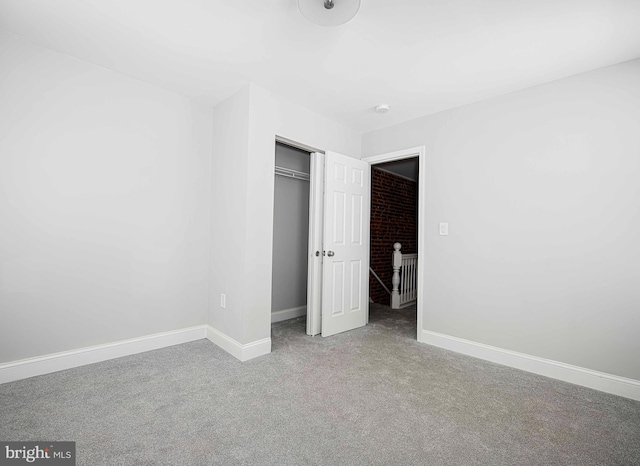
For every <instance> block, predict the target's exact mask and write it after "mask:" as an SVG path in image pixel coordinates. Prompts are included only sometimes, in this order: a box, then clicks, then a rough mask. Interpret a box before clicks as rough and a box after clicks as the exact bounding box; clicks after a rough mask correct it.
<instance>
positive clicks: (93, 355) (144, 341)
mask: <svg viewBox="0 0 640 466" xmlns="http://www.w3.org/2000/svg"><path fill="white" fill-rule="evenodd" d="M206 327H207V326H206V325H198V326H195V327H188V328H184V329H180V330H172V331H169V332H162V333H156V334H153V335H146V336H143V337H138V338H131V339H128V340H122V341H116V342H113V343H107V344H104V345H96V346H88V347H85V348H80V349H76V350H71V351H63V352H60V353H53V354H47V355H45V356H38V357H35V358H28V359H21V360H19V361H13V362H9V363H4V364H0V384H2V383H6V382H13V381H15V380H20V379H26V378H28V377H34V376H37V375H43V374H49V373H51V372H58V371H61V370H65V369H72V368H74V367H79V366H84V365H87V364H93V363H96V362H102V361H106V360H108V359H115V358H120V357H122V356H130V355H132V354H137V353H143V352H145V351H151V350H156V349H160V348H165V347H167V346H173V345H179V344H181V343H188V342H190V341H195V340H201V339H203V338H206V337H207V329H206Z"/></svg>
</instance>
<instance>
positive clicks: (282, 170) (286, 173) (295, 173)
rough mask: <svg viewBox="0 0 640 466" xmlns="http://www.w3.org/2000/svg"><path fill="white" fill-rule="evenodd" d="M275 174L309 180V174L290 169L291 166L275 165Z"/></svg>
mask: <svg viewBox="0 0 640 466" xmlns="http://www.w3.org/2000/svg"><path fill="white" fill-rule="evenodd" d="M275 173H276V175H278V176H286V177H288V178H295V179H297V180H300V181H309V174H308V173H305V172H301V171H298V170H292V169H291V168H285V167H278V166H277V165H276V170H275Z"/></svg>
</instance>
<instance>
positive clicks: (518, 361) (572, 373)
mask: <svg viewBox="0 0 640 466" xmlns="http://www.w3.org/2000/svg"><path fill="white" fill-rule="evenodd" d="M420 337H421V338H420V342H421V343H427V344H429V345H433V346H438V347H440V348H444V349H447V350H451V351H455V352H457V353H462V354H466V355H468V356H473V357H475V358H479V359H484V360H486V361H491V362H495V363H498V364H502V365H505V366H510V367H514V368H516V369H521V370H524V371H528V372H533V373H535V374H539V375H544V376H546V377H551V378H553V379H558V380H562V381H564V382H569V383H573V384H576V385H582V386H584V387H588V388H593V389H594V390H599V391H602V392H606V393H611V394H614V395H618V396H623V397H625V398H631V399H632V400H638V401H640V381H639V380H633V379H627V378H625V377H619V376H617V375H612V374H606V373H604V372H598V371H594V370H591V369H585V368H584V367H579V366H572V365H571V364H565V363H562V362H558V361H553V360H550V359H544V358H539V357H536V356H531V355H528V354H524V353H517V352H515V351H510V350H506V349H502V348H497V347H495V346H489V345H485V344H483V343H477V342H474V341H470V340H465V339H462V338H457V337H453V336H450V335H445V334H442V333H437V332H431V331H429V330H422V332H421V334H420Z"/></svg>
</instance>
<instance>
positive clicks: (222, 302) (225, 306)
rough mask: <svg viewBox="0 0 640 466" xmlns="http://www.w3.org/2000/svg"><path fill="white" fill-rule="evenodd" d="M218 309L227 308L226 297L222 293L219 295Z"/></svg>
mask: <svg viewBox="0 0 640 466" xmlns="http://www.w3.org/2000/svg"><path fill="white" fill-rule="evenodd" d="M220 307H221V308H222V309H226V308H227V295H226V294H224V293H220Z"/></svg>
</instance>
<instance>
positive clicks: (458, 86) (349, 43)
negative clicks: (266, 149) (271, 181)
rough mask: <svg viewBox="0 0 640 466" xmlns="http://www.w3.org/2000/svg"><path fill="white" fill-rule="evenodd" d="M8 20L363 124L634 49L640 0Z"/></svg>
mask: <svg viewBox="0 0 640 466" xmlns="http://www.w3.org/2000/svg"><path fill="white" fill-rule="evenodd" d="M318 1H322V0H318ZM339 1H341V0H336V2H339ZM0 29H1V30H3V31H5V32H9V33H11V34H13V35H15V36H18V37H21V38H24V39H26V40H29V41H32V42H34V43H37V44H40V45H43V46H46V47H49V48H51V49H54V50H57V51H60V52H62V53H65V54H68V55H71V56H74V57H78V58H80V59H82V60H86V61H88V62H91V63H95V64H98V65H102V66H105V67H107V68H111V69H114V70H117V71H119V72H122V73H125V74H127V75H130V76H133V77H136V78H139V79H142V80H144V81H147V82H150V83H153V84H156V85H159V86H162V87H165V88H168V89H171V90H174V91H177V92H180V93H183V94H186V95H190V96H195V97H198V98H204V99H206V100H207V101H209V102H211V103H217V102H219V101H221V100H223V99H224V98H226V97H227V96H229V95H231V94H232V93H233V92H235V91H236V90H238V89H239V88H240V87H242V86H243V85H244V84H246V83H247V82H249V81H253V82H255V83H257V84H259V85H261V86H263V87H265V88H267V89H270V90H272V91H274V92H276V93H277V94H280V95H282V96H284V97H287V98H289V99H290V100H292V101H294V102H297V103H299V104H301V105H303V106H305V107H308V108H310V109H313V110H315V111H317V112H318V113H321V114H323V115H325V116H327V117H329V118H331V119H333V120H335V121H338V122H340V123H342V124H344V125H346V126H348V127H350V128H352V129H354V130H356V131H359V132H366V131H371V130H375V129H378V128H382V127H385V126H389V125H392V124H395V123H399V122H402V121H405V120H409V119H412V118H416V117H418V116H422V115H426V114H429V113H434V112H438V111H441V110H444V109H447V108H452V107H457V106H460V105H464V104H467V103H470V102H474V101H477V100H481V99H485V98H489V97H492V96H496V95H499V94H504V93H507V92H511V91H514V90H517V89H522V88H525V87H529V86H533V85H536V84H540V83H543V82H547V81H551V80H554V79H558V78H562V77H565V76H569V75H572V74H576V73H580V72H583V71H587V70H591V69H595V68H599V67H602V66H607V65H611V64H615V63H619V62H622V61H627V60H630V59H634V58H638V57H640V0H362V7H361V9H360V12H359V13H358V15H357V16H356V17H355V18H354V19H353V20H352V21H351V22H349V23H347V24H345V25H343V26H339V27H337V28H324V27H320V26H316V25H313V24H311V23H309V22H308V21H307V20H306V19H305V18H304V17H303V16H302V15H301V14H300V13H299V11H298V9H297V0H227V1H222V0H0ZM379 103H387V104H389V105H390V106H391V111H390V112H389V113H388V114H386V115H378V114H376V113H375V112H374V111H373V107H375V105H377V104H379Z"/></svg>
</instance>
